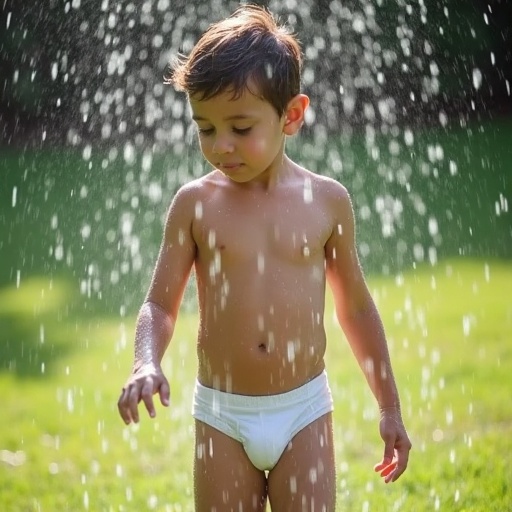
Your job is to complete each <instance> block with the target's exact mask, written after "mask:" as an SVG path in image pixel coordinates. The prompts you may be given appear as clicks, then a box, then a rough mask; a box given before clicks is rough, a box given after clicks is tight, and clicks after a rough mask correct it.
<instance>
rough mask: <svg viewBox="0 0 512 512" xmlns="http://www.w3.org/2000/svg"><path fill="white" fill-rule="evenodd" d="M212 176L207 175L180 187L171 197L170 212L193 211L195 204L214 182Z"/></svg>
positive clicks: (205, 194)
mask: <svg viewBox="0 0 512 512" xmlns="http://www.w3.org/2000/svg"><path fill="white" fill-rule="evenodd" d="M212 175H213V173H209V174H206V175H205V176H202V177H200V178H197V179H194V180H191V181H188V182H187V183H185V184H183V185H181V187H180V188H179V189H178V190H177V192H176V193H175V195H174V197H173V200H172V203H171V207H170V208H171V210H174V209H186V210H189V209H192V210H194V209H195V208H196V207H197V204H198V203H199V202H201V201H202V200H203V198H204V197H206V196H207V194H208V193H209V192H210V191H211V187H212V186H213V182H214V179H213V177H212Z"/></svg>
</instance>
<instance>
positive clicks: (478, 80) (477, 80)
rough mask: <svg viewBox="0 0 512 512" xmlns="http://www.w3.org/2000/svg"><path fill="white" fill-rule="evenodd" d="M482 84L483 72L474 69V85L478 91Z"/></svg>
mask: <svg viewBox="0 0 512 512" xmlns="http://www.w3.org/2000/svg"><path fill="white" fill-rule="evenodd" d="M481 86H482V72H481V71H480V70H479V69H478V68H475V69H473V87H474V88H475V89H476V90H477V91H478V89H480V87H481Z"/></svg>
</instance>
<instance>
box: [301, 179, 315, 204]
mask: <svg viewBox="0 0 512 512" xmlns="http://www.w3.org/2000/svg"><path fill="white" fill-rule="evenodd" d="M303 197H304V202H305V203H306V204H310V203H312V202H313V189H312V187H311V178H306V179H305V180H304V190H303Z"/></svg>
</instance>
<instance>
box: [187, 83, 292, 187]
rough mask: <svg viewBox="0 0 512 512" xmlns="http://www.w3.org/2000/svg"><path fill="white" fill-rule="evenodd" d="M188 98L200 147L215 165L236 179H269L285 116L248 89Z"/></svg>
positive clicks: (278, 160) (279, 148)
mask: <svg viewBox="0 0 512 512" xmlns="http://www.w3.org/2000/svg"><path fill="white" fill-rule="evenodd" d="M189 101H190V106H191V109H192V117H193V119H194V120H195V121H196V123H197V127H198V133H199V142H200V145H201V151H202V153H203V155H204V157H205V158H206V160H207V161H208V162H210V164H212V165H213V166H214V167H215V168H216V169H218V170H219V171H221V172H222V173H223V174H225V175H226V176H227V177H228V178H230V179H231V180H233V181H236V182H238V183H246V182H249V181H252V180H261V181H265V180H268V179H269V178H270V176H271V175H273V174H274V173H275V171H276V170H277V169H279V165H280V163H281V160H282V152H283V148H284V137H285V134H284V132H283V127H284V125H285V116H282V117H281V118H279V116H278V114H277V112H276V111H275V110H274V108H273V107H272V105H271V104H270V103H268V102H267V101H265V100H263V99H261V98H259V97H257V96H255V95H253V94H251V93H250V92H249V91H248V90H246V91H245V92H244V94H243V95H242V96H241V97H240V98H238V99H233V97H232V94H231V92H229V91H228V92H225V93H221V94H218V95H217V96H214V97H213V98H211V99H208V100H204V101H201V100H198V99H197V98H194V97H193V96H191V97H190V98H189Z"/></svg>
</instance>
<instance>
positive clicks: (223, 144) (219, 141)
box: [212, 135, 234, 155]
mask: <svg viewBox="0 0 512 512" xmlns="http://www.w3.org/2000/svg"><path fill="white" fill-rule="evenodd" d="M233 149H234V147H233V143H232V141H231V139H230V137H228V136H226V135H217V137H216V138H215V140H214V141H213V146H212V151H213V152H214V153H215V154H216V155H224V154H226V153H232V152H233Z"/></svg>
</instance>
